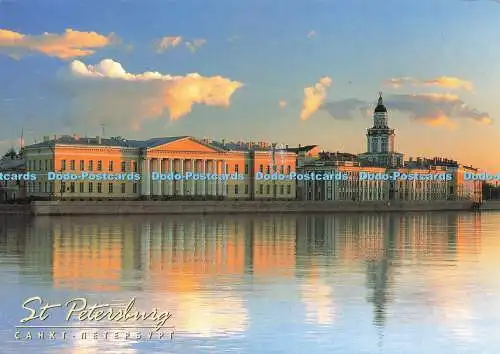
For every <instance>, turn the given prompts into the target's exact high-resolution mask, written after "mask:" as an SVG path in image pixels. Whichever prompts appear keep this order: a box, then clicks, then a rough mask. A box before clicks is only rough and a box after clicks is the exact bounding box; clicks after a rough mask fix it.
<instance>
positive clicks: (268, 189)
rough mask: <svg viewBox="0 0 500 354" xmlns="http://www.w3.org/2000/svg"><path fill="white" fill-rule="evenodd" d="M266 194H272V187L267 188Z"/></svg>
mask: <svg viewBox="0 0 500 354" xmlns="http://www.w3.org/2000/svg"><path fill="white" fill-rule="evenodd" d="M266 194H271V186H270V185H269V184H268V185H267V186H266Z"/></svg>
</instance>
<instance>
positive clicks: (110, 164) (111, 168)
mask: <svg viewBox="0 0 500 354" xmlns="http://www.w3.org/2000/svg"><path fill="white" fill-rule="evenodd" d="M109 171H113V161H109Z"/></svg>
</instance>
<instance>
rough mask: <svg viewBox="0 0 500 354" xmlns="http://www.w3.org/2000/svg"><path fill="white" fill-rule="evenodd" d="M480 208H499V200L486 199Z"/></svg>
mask: <svg viewBox="0 0 500 354" xmlns="http://www.w3.org/2000/svg"><path fill="white" fill-rule="evenodd" d="M480 210H500V200H486V201H484V202H483V204H481V207H480Z"/></svg>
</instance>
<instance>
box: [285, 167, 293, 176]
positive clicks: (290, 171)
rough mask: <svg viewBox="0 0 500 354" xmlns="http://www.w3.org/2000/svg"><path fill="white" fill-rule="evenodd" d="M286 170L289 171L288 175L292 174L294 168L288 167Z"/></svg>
mask: <svg viewBox="0 0 500 354" xmlns="http://www.w3.org/2000/svg"><path fill="white" fill-rule="evenodd" d="M286 170H287V172H286V173H288V174H290V173H292V166H290V165H288V167H287V169H286Z"/></svg>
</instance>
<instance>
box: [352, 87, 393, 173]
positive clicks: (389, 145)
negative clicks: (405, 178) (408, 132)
mask: <svg viewBox="0 0 500 354" xmlns="http://www.w3.org/2000/svg"><path fill="white" fill-rule="evenodd" d="M388 121H389V114H388V113H387V108H386V107H385V105H384V101H383V99H382V93H380V95H379V98H378V104H377V106H376V107H375V111H374V113H373V127H371V128H369V129H368V132H367V134H366V137H367V152H365V153H363V154H360V155H359V158H360V159H363V160H365V162H366V164H369V165H373V166H382V167H400V166H402V165H403V154H401V153H398V152H395V146H394V138H395V136H396V134H394V129H391V128H389V125H388Z"/></svg>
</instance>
